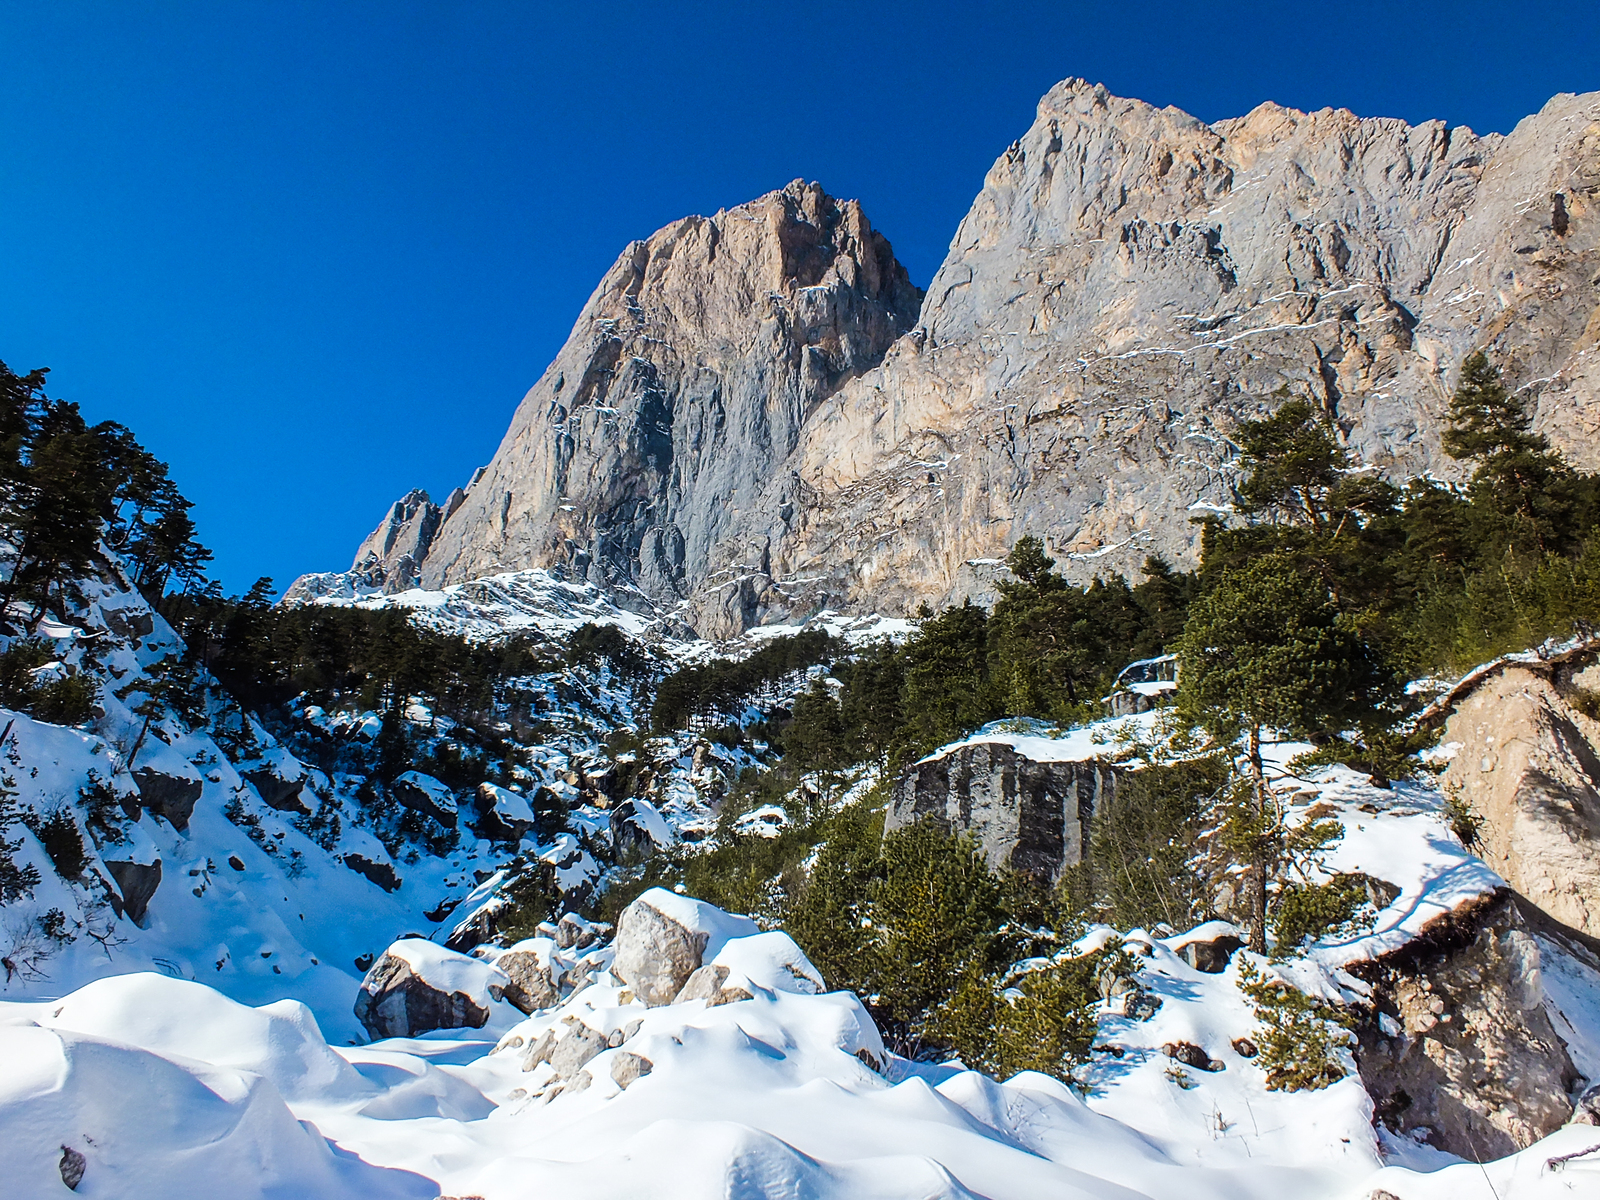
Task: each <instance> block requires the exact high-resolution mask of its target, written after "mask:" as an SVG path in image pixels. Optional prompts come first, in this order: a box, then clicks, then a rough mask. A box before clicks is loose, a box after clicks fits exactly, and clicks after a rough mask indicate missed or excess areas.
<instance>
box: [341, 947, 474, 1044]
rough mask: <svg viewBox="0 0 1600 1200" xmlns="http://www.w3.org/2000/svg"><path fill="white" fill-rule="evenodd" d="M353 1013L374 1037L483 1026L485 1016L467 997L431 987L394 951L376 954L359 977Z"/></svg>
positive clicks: (463, 994)
mask: <svg viewBox="0 0 1600 1200" xmlns="http://www.w3.org/2000/svg"><path fill="white" fill-rule="evenodd" d="M355 1015H356V1020H358V1021H360V1022H361V1025H362V1027H363V1028H364V1029H366V1031H367V1035H368V1036H369V1037H371V1038H372V1039H373V1040H377V1039H379V1038H391V1037H415V1036H416V1035H417V1034H419V1033H427V1032H429V1031H430V1030H434V1029H482V1028H483V1026H484V1025H485V1024H487V1023H488V1020H489V1010H488V1009H487V1008H484V1007H483V1006H482V1005H480V1004H478V1002H477V1001H476V1000H474V999H473V998H472V997H471V996H469V995H467V994H466V993H465V992H445V991H442V990H441V989H439V988H437V987H434V986H433V984H431V983H429V982H428V981H427V980H425V979H423V978H422V977H421V976H419V975H418V974H417V973H416V972H415V971H414V970H412V967H411V964H410V963H408V962H406V960H405V959H403V958H401V957H399V956H398V955H394V954H384V955H383V956H382V957H381V958H379V959H378V961H377V962H375V963H373V964H372V967H371V969H370V970H369V971H368V972H367V974H366V978H364V979H363V980H362V981H361V990H360V991H358V992H357V993H356V1003H355Z"/></svg>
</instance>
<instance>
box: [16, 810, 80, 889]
mask: <svg viewBox="0 0 1600 1200" xmlns="http://www.w3.org/2000/svg"><path fill="white" fill-rule="evenodd" d="M24 819H25V820H26V823H27V826H28V828H29V829H30V830H31V831H32V832H33V836H34V837H36V838H38V839H39V842H40V844H41V845H43V846H44V850H45V853H46V854H48V855H49V856H50V862H51V863H52V864H53V865H54V866H55V869H56V874H57V875H59V876H61V878H63V879H77V878H79V877H80V876H81V875H82V874H83V869H84V868H85V867H86V866H88V865H89V855H88V853H87V851H85V850H84V847H83V835H82V834H81V833H79V832H78V822H77V820H76V819H75V818H74V817H73V815H72V813H71V812H69V811H68V810H67V809H65V808H56V809H52V810H51V811H50V812H47V813H45V814H44V815H43V816H42V817H40V816H35V817H33V818H32V819H31V820H28V819H27V818H24Z"/></svg>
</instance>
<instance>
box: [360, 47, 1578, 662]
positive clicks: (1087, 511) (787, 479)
mask: <svg viewBox="0 0 1600 1200" xmlns="http://www.w3.org/2000/svg"><path fill="white" fill-rule="evenodd" d="M1597 205H1600V93H1591V94H1588V95H1583V96H1572V95H1560V96H1556V97H1555V98H1553V99H1552V100H1551V101H1550V102H1549V103H1548V104H1547V105H1546V106H1545V107H1544V109H1543V110H1541V111H1540V112H1539V113H1537V114H1535V115H1533V116H1530V117H1528V118H1526V119H1525V120H1523V121H1522V122H1521V123H1520V124H1519V125H1518V126H1517V128H1516V129H1515V130H1514V131H1513V132H1512V133H1510V134H1509V135H1506V136H1500V135H1496V134H1491V135H1486V136H1483V137H1479V136H1477V135H1476V134H1474V133H1473V132H1472V131H1471V130H1469V129H1465V128H1462V127H1453V128H1452V127H1449V126H1446V125H1445V124H1444V123H1442V122H1438V121H1431V122H1426V123H1424V124H1421V125H1416V126H1411V125H1407V124H1405V123H1404V122H1402V121H1398V120H1391V119H1363V118H1358V117H1356V116H1354V115H1352V114H1351V113H1349V112H1347V111H1344V110H1332V109H1324V110H1322V111H1319V112H1315V113H1302V112H1298V111H1295V110H1293V109H1287V108H1283V107H1281V106H1279V105H1275V104H1263V105H1261V106H1260V107H1258V108H1257V109H1255V110H1254V111H1253V112H1251V113H1249V114H1248V115H1247V116H1244V117H1240V118H1237V119H1234V120H1228V121H1219V122H1217V123H1215V124H1211V125H1207V124H1205V123H1203V122H1201V121H1199V120H1196V119H1195V118H1193V117H1191V116H1189V115H1188V114H1186V113H1183V112H1180V111H1178V110H1176V109H1172V108H1166V109H1157V108H1154V107H1152V106H1151V105H1148V104H1144V103H1142V102H1140V101H1137V100H1128V99H1122V98H1119V97H1116V96H1112V95H1110V94H1109V93H1108V92H1107V91H1106V90H1105V88H1104V87H1101V86H1099V85H1092V84H1089V83H1087V82H1085V81H1083V80H1077V79H1071V80H1067V81H1065V82H1063V83H1061V84H1059V85H1057V86H1056V87H1055V88H1053V89H1051V91H1050V92H1049V93H1048V94H1047V95H1046V96H1045V97H1044V98H1043V99H1042V100H1041V101H1040V103H1039V108H1038V115H1037V118H1036V119H1035V121H1034V124H1033V126H1032V128H1030V129H1029V130H1028V131H1027V133H1026V134H1024V135H1023V136H1022V137H1021V138H1020V139H1018V140H1017V141H1016V142H1015V143H1013V144H1012V145H1011V146H1010V147H1009V148H1007V150H1006V151H1005V152H1004V153H1003V154H1002V155H1001V156H1000V158H999V159H998V160H997V161H996V163H995V165H994V166H993V168H992V169H991V170H990V171H989V174H988V176H987V177H986V179H985V181H984V186H983V190H982V191H981V192H980V194H979V195H978V197H977V199H976V200H975V202H974V204H973V206H972V209H971V211H970V212H969V213H968V214H967V216H966V218H965V219H964V220H963V221H962V223H961V226H960V228H959V229H958V230H957V232H956V235H955V238H954V239H953V241H952V243H951V247H950V251H949V255H948V257H947V258H946V260H945V262H944V264H943V266H941V267H940V269H939V271H938V273H937V274H936V275H935V277H934V279H933V281H932V283H931V285H930V286H929V289H928V292H927V295H926V297H925V298H923V299H922V303H921V309H920V313H919V314H913V312H912V309H913V308H914V307H915V306H916V303H917V298H918V295H917V291H916V289H915V288H913V287H912V285H911V284H910V283H909V281H908V280H907V279H906V277H905V273H904V271H903V270H902V269H901V268H900V267H899V265H898V264H896V263H895V262H894V260H893V257H892V254H891V253H890V251H889V247H888V244H887V243H886V242H884V241H883V239H882V238H881V237H880V236H879V235H878V234H876V233H875V232H873V231H872V230H871V228H870V226H869V225H868V224H867V222H866V218H865V217H864V216H863V215H862V214H861V211H860V209H859V207H858V206H856V205H855V204H854V203H853V202H850V203H841V202H838V201H834V200H832V199H831V198H829V197H827V196H826V195H824V194H823V193H822V192H821V191H820V189H818V188H816V186H815V185H800V184H791V185H790V186H789V187H788V188H785V189H784V190H783V191H781V192H775V193H773V194H771V195H769V196H766V197H763V198H762V199H761V200H758V201H755V202H753V203H752V204H749V205H744V206H741V207H739V208H736V209H732V210H730V211H728V212H726V213H719V214H718V215H717V216H715V217H712V218H709V219H705V218H699V217H695V218H689V219H687V220H684V221H680V222H677V223H675V224H673V225H671V226H668V227H667V228H666V229H664V230H662V231H660V232H659V233H657V234H655V235H654V236H653V237H651V238H650V239H649V240H648V241H645V242H639V243H635V244H634V245H633V246H631V247H629V249H628V250H627V251H626V252H625V253H624V254H623V256H622V258H620V259H619V260H618V262H617V265H616V266H614V267H613V268H612V270H611V272H610V273H609V274H608V275H607V277H606V279H605V280H604V281H602V283H601V285H600V287H599V288H598V289H597V291H596V292H595V295H594V297H593V298H592V299H591V300H590V302H589V304H588V306H586V308H585V310H584V313H583V314H582V316H581V317H580V318H579V321H578V324H577V326H576V328H575V329H574V332H573V335H572V337H571V338H570V339H569V341H568V343H567V345H566V346H565V347H564V348H563V350H562V351H561V353H560V355H559V356H558V357H557V359H556V361H555V362H554V363H553V364H551V366H550V368H549V369H548V370H547V371H546V372H545V374H544V376H543V377H542V378H541V379H540V381H539V383H538V384H536V385H535V387H534V389H533V390H532V391H531V392H530V393H529V394H528V396H527V397H526V398H525V399H524V401H523V403H522V405H521V407H520V408H519V409H518V411H517V415H516V417H515V418H514V420H513V423H512V427H511V429H510V431H509V432H508V433H507V435H506V439H505V441H504V442H503V443H502V445H501V447H500V449H499V451H498V452H497V453H496V455H495V457H494V459H493V461H492V462H491V463H490V465H489V467H488V468H487V469H486V471H484V472H483V473H482V475H481V477H480V478H478V479H477V480H476V481H475V482H474V484H473V485H472V486H471V487H470V488H468V489H467V492H466V499H465V500H464V501H463V502H461V503H460V504H459V507H457V508H456V509H455V513H454V515H453V516H449V517H448V518H446V519H443V521H442V523H441V525H440V528H439V531H438V534H437V536H436V537H435V538H434V539H433V540H432V544H431V545H430V546H429V548H428V549H427V550H426V553H425V555H424V556H423V558H422V559H421V572H422V579H423V580H424V581H425V582H427V583H428V584H429V585H430V586H437V584H438V583H439V582H440V581H458V580H463V579H466V578H470V577H472V576H474V575H482V574H487V573H490V572H493V571H500V570H506V569H513V568H517V567H524V566H549V565H552V564H558V563H564V564H570V565H571V566H572V567H573V568H574V569H576V570H577V571H578V572H579V573H580V574H582V575H584V576H586V577H587V578H590V579H592V580H594V581H596V582H602V583H606V584H609V585H617V586H621V587H623V588H625V589H626V588H631V587H637V588H640V589H642V590H643V591H644V592H645V593H646V594H648V595H649V596H651V597H654V598H656V599H658V600H659V599H667V600H672V601H675V600H677V599H678V598H680V597H686V598H688V599H689V600H690V604H689V606H688V611H689V614H690V617H689V619H690V621H691V623H692V624H694V625H695V627H696V628H697V629H699V630H700V632H701V633H702V634H704V635H706V636H713V637H721V636H727V635H729V634H730V633H736V632H738V631H739V630H740V629H743V628H745V627H747V626H749V625H751V624H756V623H761V622H763V621H767V620H778V619H784V618H786V617H787V616H789V615H790V614H793V613H797V612H799V613H804V612H809V611H815V609H817V608H820V607H823V606H825V605H828V604H832V605H834V606H836V607H837V606H841V605H848V604H850V603H860V604H867V603H869V602H870V604H871V605H872V606H875V607H876V608H878V610H879V611H887V612H892V611H900V610H904V609H906V608H908V607H912V606H914V605H915V604H916V603H917V602H918V601H920V600H924V599H926V600H930V601H935V602H937V601H941V600H946V599H952V598H953V599H959V598H960V597H961V596H962V595H964V594H971V595H974V596H976V597H979V598H982V597H984V596H986V595H987V587H986V585H987V581H988V578H989V575H990V574H991V572H992V564H991V563H989V562H988V561H987V560H990V559H997V558H999V557H1001V556H1003V554H1004V553H1005V551H1006V549H1007V547H1008V546H1009V545H1010V544H1011V543H1012V542H1014V541H1015V540H1016V538H1017V537H1019V536H1020V535H1021V534H1023V533H1027V532H1034V533H1038V534H1040V535H1042V536H1044V537H1045V538H1046V539H1047V542H1048V545H1047V549H1048V550H1049V551H1050V552H1051V553H1052V554H1054V555H1056V556H1057V557H1058V558H1059V559H1061V560H1062V562H1063V565H1064V567H1066V568H1067V569H1068V570H1069V571H1070V572H1071V573H1073V574H1074V576H1075V577H1079V578H1082V579H1087V578H1089V577H1090V576H1092V575H1093V574H1096V573H1104V572H1107V571H1122V572H1125V573H1130V574H1131V573H1133V572H1135V571H1136V570H1137V568H1138V566H1139V564H1140V563H1141V562H1142V561H1143V558H1144V556H1145V555H1147V554H1149V553H1160V554H1163V555H1166V556H1167V557H1168V558H1169V559H1171V560H1172V561H1174V562H1177V563H1181V564H1188V563H1191V562H1192V561H1193V560H1194V557H1195V553H1194V552H1195V549H1196V546H1195V540H1196V537H1197V534H1196V531H1195V529H1194V528H1193V526H1192V525H1191V523H1190V517H1191V516H1193V515H1194V514H1196V513H1201V514H1203V513H1205V512H1211V511H1219V510H1226V509H1227V508H1228V506H1229V504H1230V503H1231V496H1232V494H1231V487H1232V484H1233V482H1234V478H1235V476H1234V472H1233V470H1232V465H1231V464H1232V462H1233V460H1234V457H1235V452H1234V448H1233V447H1232V446H1231V445H1230V443H1229V434H1230V431H1231V430H1232V428H1233V427H1234V424H1235V422H1236V421H1237V420H1238V419H1240V418H1241V417H1247V416H1257V415H1260V414H1261V413H1262V412H1263V411H1264V410H1265V409H1266V408H1267V407H1269V406H1270V405H1271V404H1272V403H1275V401H1272V400H1271V399H1270V398H1271V397H1274V396H1276V395H1278V394H1280V392H1282V391H1284V390H1287V393H1288V394H1292V395H1297V396H1303V397H1306V398H1308V399H1310V400H1312V401H1314V403H1315V404H1316V405H1317V406H1318V407H1319V408H1320V409H1321V410H1323V411H1325V412H1327V413H1328V414H1329V415H1330V416H1331V417H1332V418H1333V419H1334V420H1335V421H1336V422H1337V424H1338V425H1339V427H1340V429H1341V430H1342V431H1343V433H1344V435H1345V436H1346V437H1347V439H1348V442H1349V445H1350V447H1351V449H1352V450H1353V451H1354V452H1355V454H1356V456H1357V457H1358V459H1359V460H1360V461H1361V462H1362V463H1364V464H1365V465H1366V466H1368V467H1370V468H1373V469H1376V470H1379V471H1382V472H1384V473H1385V474H1387V475H1389V476H1390V477H1392V478H1396V479H1403V478H1406V477H1410V476H1414V475H1417V474H1421V473H1425V472H1432V473H1436V474H1442V475H1446V476H1448V475H1450V474H1452V472H1453V471H1454V466H1453V464H1452V463H1451V462H1450V461H1449V460H1448V459H1446V458H1444V457H1443V456H1442V454H1441V452H1440V450H1439V445H1438V426H1439V416H1440V413H1441V412H1442V411H1443V408H1444V406H1445V403H1446V400H1447V398H1448V395H1449V392H1450V389H1451V388H1452V386H1453V375H1454V372H1455V371H1456V369H1457V368H1458V366H1459V364H1460V362H1461V360H1462V359H1463V358H1464V357H1465V356H1466V355H1467V354H1468V353H1469V352H1470V351H1471V350H1473V349H1476V348H1485V349H1487V350H1488V352H1489V354H1490V355H1491V357H1492V358H1493V359H1494V361H1495V362H1496V364H1497V365H1498V366H1499V367H1500V368H1501V370H1502V372H1503V374H1504V376H1505V378H1506V380H1507V382H1508V383H1509V384H1511V385H1512V386H1513V387H1516V388H1518V389H1520V390H1521V391H1522V392H1523V394H1524V395H1526V396H1527V397H1529V398H1531V399H1532V401H1533V407H1534V408H1535V409H1536V411H1537V414H1538V420H1537V427H1538V429H1539V431H1540V432H1542V433H1545V434H1547V435H1548V436H1549V437H1550V439H1551V441H1552V443H1553V444H1554V445H1555V446H1556V447H1557V448H1558V449H1560V450H1561V451H1562V452H1563V453H1565V454H1566V455H1567V456H1568V457H1569V458H1570V459H1571V461H1573V462H1574V464H1576V465H1578V466H1579V467H1581V468H1583V469H1586V470H1592V469H1594V468H1595V467H1596V466H1597V465H1600V460H1597V459H1596V453H1597V452H1596V449H1595V447H1596V445H1597V444H1600V442H1597V440H1596V434H1597V433H1600V424H1597V419H1596V417H1595V413H1596V412H1597V411H1600V407H1597V406H1596V404H1595V402H1594V398H1595V394H1596V388H1597V385H1600V354H1597V352H1596V350H1595V347H1596V345H1597V343H1600V296H1597V292H1596V277H1597V271H1600V211H1597ZM913 325H914V327H912V326H913ZM896 338H898V340H896ZM891 343H892V344H891ZM880 359H881V361H880ZM408 499H409V498H408ZM456 503H457V502H456V501H455V500H454V499H452V500H451V501H450V502H448V503H447V504H446V505H445V506H444V509H445V510H448V509H450V508H451V507H452V505H454V504H456ZM437 511H441V512H442V511H443V510H437ZM409 552H411V553H412V554H413V557H415V554H414V551H409ZM358 565H359V564H358ZM387 578H388V576H387V575H386V576H385V579H387Z"/></svg>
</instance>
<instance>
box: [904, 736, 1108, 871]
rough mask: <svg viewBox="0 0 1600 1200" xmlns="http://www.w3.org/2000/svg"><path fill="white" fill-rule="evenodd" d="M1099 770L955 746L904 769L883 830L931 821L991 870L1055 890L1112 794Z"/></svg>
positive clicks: (998, 749)
mask: <svg viewBox="0 0 1600 1200" xmlns="http://www.w3.org/2000/svg"><path fill="white" fill-rule="evenodd" d="M1116 774H1117V768H1115V767H1113V766H1111V765H1109V764H1107V763H1103V762H1098V761H1095V760H1092V759H1091V760H1087V761H1083V762H1036V761H1035V760H1033V759H1031V758H1028V757H1027V756H1026V755H1023V754H1020V753H1018V752H1017V751H1016V750H1015V749H1013V748H1012V747H1011V746H1010V745H1008V744H1006V743H1005V742H1001V741H992V742H990V741H979V742H972V743H969V744H966V745H962V746H958V747H956V748H955V749H953V750H950V751H948V752H947V753H944V754H941V755H940V756H939V757H937V758H930V759H926V760H924V761H922V762H919V763H915V764H913V765H912V766H910V767H908V768H907V769H906V770H905V772H904V773H903V774H902V775H901V776H900V778H899V779H898V780H897V781H896V783H895V788H894V795H893V798H892V799H891V800H890V802H889V812H888V816H887V818H886V819H885V822H884V828H885V830H895V829H902V828H905V827H906V826H908V825H911V824H913V823H915V822H917V821H922V820H932V821H935V822H937V823H938V825H939V826H940V828H942V829H945V830H946V831H949V832H955V833H970V834H972V835H973V836H974V837H976V838H977V839H978V844H979V846H980V847H981V848H982V850H983V855H984V858H985V859H987V860H988V862H989V865H990V866H992V867H994V868H996V869H999V868H1007V869H1010V870H1013V871H1020V872H1023V873H1025V874H1028V875H1032V876H1034V877H1035V878H1036V879H1038V880H1040V881H1041V882H1044V883H1047V884H1049V885H1051V886H1054V885H1055V884H1056V883H1057V882H1058V881H1059V880H1060V878H1061V872H1062V871H1063V870H1064V869H1065V868H1067V867H1071V866H1075V865H1076V864H1077V863H1078V862H1080V861H1081V860H1082V858H1083V851H1084V847H1085V845H1087V843H1088V838H1089V827H1090V822H1091V820H1092V818H1093V817H1094V813H1095V809H1096V808H1097V807H1098V806H1099V805H1101V804H1103V803H1105V802H1106V801H1107V800H1109V799H1110V798H1111V796H1113V795H1114V794H1115V790H1116Z"/></svg>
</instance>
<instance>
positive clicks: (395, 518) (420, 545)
mask: <svg viewBox="0 0 1600 1200" xmlns="http://www.w3.org/2000/svg"><path fill="white" fill-rule="evenodd" d="M465 495H466V493H465V491H464V490H463V489H461V488H457V489H456V490H455V491H453V492H451V493H450V496H449V499H447V500H446V501H445V502H444V504H443V505H442V506H441V505H438V504H435V503H434V502H433V501H432V500H431V499H429V497H428V493H427V492H425V491H422V490H421V489H420V488H419V489H417V490H416V491H412V492H407V493H406V494H405V495H404V496H402V497H401V498H400V499H398V500H396V501H395V502H394V503H393V504H392V505H390V506H389V511H388V513H387V514H386V515H385V516H384V518H383V520H382V521H381V522H380V523H379V525H378V527H377V528H376V529H374V530H373V531H372V532H371V533H369V534H368V535H367V540H366V541H364V542H362V543H361V546H360V548H359V549H357V550H356V557H355V562H353V563H352V564H351V566H350V571H351V573H352V574H354V575H357V576H360V578H361V580H362V582H363V583H364V584H365V585H366V586H367V587H370V588H376V589H378V590H379V591H381V592H382V593H383V594H384V595H386V596H389V595H393V594H394V593H395V592H403V591H405V590H407V589H408V588H413V587H416V586H417V583H418V581H419V580H420V578H421V575H422V562H423V560H424V559H425V558H427V557H428V550H429V548H430V547H432V545H433V539H434V535H436V534H437V533H438V532H439V526H440V525H442V524H443V523H444V519H445V518H446V517H448V516H449V515H450V514H451V513H452V512H454V511H455V510H456V509H457V508H459V507H460V506H461V501H462V499H463V497H464V496H465Z"/></svg>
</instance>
